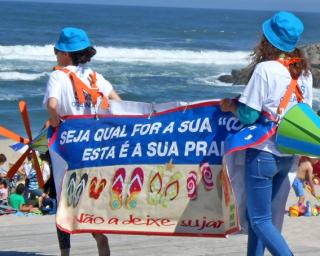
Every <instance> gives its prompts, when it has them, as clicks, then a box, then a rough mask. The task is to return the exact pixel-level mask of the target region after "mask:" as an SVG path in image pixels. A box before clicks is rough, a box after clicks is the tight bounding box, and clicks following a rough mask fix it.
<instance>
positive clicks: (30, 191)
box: [23, 154, 43, 201]
mask: <svg viewBox="0 0 320 256" xmlns="http://www.w3.org/2000/svg"><path fill="white" fill-rule="evenodd" d="M39 162H40V168H41V161H39ZM23 170H24V172H25V173H26V177H27V178H26V183H25V186H26V193H25V194H26V200H27V201H29V200H34V199H36V198H39V197H41V196H42V195H43V191H42V190H41V189H40V188H39V184H38V179H37V172H36V170H35V169H34V166H33V159H32V155H31V154H30V155H28V157H27V162H26V163H25V164H24V165H23Z"/></svg>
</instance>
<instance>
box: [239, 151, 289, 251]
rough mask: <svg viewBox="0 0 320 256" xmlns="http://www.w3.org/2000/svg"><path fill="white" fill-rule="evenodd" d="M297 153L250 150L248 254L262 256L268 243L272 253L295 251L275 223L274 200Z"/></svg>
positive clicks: (248, 162) (247, 189)
mask: <svg viewBox="0 0 320 256" xmlns="http://www.w3.org/2000/svg"><path fill="white" fill-rule="evenodd" d="M292 163H293V157H291V156H290V157H278V156H276V155H273V154H271V153H268V152H264V151H261V150H257V149H253V148H251V149H247V152H246V170H245V171H246V173H245V182H246V194H247V215H248V220H249V231H248V252H247V255H248V256H251V255H254V256H260V255H263V254H264V250H265V247H266V248H267V249H268V250H269V252H270V253H271V254H272V255H281V256H286V255H292V252H291V250H290V249H289V247H288V245H287V243H286V241H285V240H284V238H283V237H282V235H281V233H280V231H279V230H278V229H277V228H276V227H275V226H274V225H273V223H272V200H273V198H274V197H275V196H276V194H277V192H278V191H279V189H280V187H281V185H282V184H283V181H284V180H285V179H286V178H287V174H288V172H289V170H290V168H291V166H292Z"/></svg>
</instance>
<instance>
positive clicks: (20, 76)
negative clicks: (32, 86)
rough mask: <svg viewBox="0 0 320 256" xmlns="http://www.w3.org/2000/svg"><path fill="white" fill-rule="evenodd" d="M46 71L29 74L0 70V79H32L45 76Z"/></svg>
mask: <svg viewBox="0 0 320 256" xmlns="http://www.w3.org/2000/svg"><path fill="white" fill-rule="evenodd" d="M46 74H47V73H46V72H43V73H38V74H29V73H21V72H0V80H2V81H34V80H38V79H40V78H41V77H42V76H45V75H46Z"/></svg>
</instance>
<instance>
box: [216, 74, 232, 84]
mask: <svg viewBox="0 0 320 256" xmlns="http://www.w3.org/2000/svg"><path fill="white" fill-rule="evenodd" d="M218 79H219V81H220V82H223V83H228V84H231V83H234V78H233V76H232V75H221V76H219V78H218Z"/></svg>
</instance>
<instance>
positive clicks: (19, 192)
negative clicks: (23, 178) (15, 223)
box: [8, 183, 38, 212]
mask: <svg viewBox="0 0 320 256" xmlns="http://www.w3.org/2000/svg"><path fill="white" fill-rule="evenodd" d="M24 190H25V186H24V185H23V184H22V183H20V184H18V185H17V187H16V190H15V193H12V194H11V195H10V196H9V200H8V201H9V205H10V206H11V207H12V208H13V209H16V210H18V211H21V212H33V211H37V210H38V208H36V207H33V206H32V205H31V204H28V205H27V204H26V201H25V199H24V197H23V192H24Z"/></svg>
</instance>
